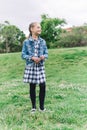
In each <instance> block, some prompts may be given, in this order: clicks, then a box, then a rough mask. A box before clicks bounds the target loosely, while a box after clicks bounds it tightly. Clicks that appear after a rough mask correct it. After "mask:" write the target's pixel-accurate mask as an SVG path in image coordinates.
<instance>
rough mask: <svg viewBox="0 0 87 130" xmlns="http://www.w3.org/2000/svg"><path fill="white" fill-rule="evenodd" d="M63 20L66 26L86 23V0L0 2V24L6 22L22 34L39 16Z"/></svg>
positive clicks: (38, 19)
mask: <svg viewBox="0 0 87 130" xmlns="http://www.w3.org/2000/svg"><path fill="white" fill-rule="evenodd" d="M43 13H45V14H48V15H49V16H50V17H58V18H64V19H65V20H66V22H67V23H68V26H77V25H78V26H79V25H83V24H84V23H87V0H0V23H2V22H4V21H5V20H8V21H9V22H10V23H11V24H15V25H16V26H18V27H19V28H20V29H21V30H23V31H24V32H27V30H28V25H29V23H30V22H33V21H37V22H40V20H41V17H40V16H41V14H43Z"/></svg>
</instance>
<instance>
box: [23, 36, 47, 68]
mask: <svg viewBox="0 0 87 130" xmlns="http://www.w3.org/2000/svg"><path fill="white" fill-rule="evenodd" d="M38 42H39V43H40V44H39V45H40V46H39V50H38V54H39V57H40V56H42V55H44V56H45V59H47V58H48V49H47V46H46V42H45V40H44V39H42V38H41V37H39V38H38ZM33 56H34V40H33V39H32V37H30V38H29V39H26V40H25V41H24V43H23V47H22V59H25V60H26V65H29V66H32V65H34V64H35V62H34V61H33V60H32V59H31V58H32V57H33ZM43 63H44V61H43V60H41V61H40V63H39V64H40V65H43Z"/></svg>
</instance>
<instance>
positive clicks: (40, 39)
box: [29, 36, 43, 42]
mask: <svg viewBox="0 0 87 130" xmlns="http://www.w3.org/2000/svg"><path fill="white" fill-rule="evenodd" d="M38 40H39V41H40V42H41V41H43V39H42V38H41V37H40V36H39V37H38ZM29 41H34V39H33V38H32V36H30V37H29Z"/></svg>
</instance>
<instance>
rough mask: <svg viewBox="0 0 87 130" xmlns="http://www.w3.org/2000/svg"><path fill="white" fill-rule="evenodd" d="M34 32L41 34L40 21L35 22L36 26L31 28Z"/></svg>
mask: <svg viewBox="0 0 87 130" xmlns="http://www.w3.org/2000/svg"><path fill="white" fill-rule="evenodd" d="M31 31H32V34H34V35H36V36H38V35H40V34H41V25H40V24H39V23H35V25H34V27H32V28H31Z"/></svg>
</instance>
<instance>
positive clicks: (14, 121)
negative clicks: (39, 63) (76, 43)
mask: <svg viewBox="0 0 87 130" xmlns="http://www.w3.org/2000/svg"><path fill="white" fill-rule="evenodd" d="M24 66H25V62H24V61H23V60H22V59H21V53H10V54H0V130H87V47H81V48H66V49H52V50H49V59H48V60H47V61H46V64H45V66H46V75H47V92H46V100H45V107H46V108H47V111H46V112H45V113H41V112H39V111H38V106H39V103H38V95H39V87H38V86H37V112H36V113H34V114H32V113H30V109H31V102H30V99H29V85H28V84H24V83H23V82H22V77H23V72H24Z"/></svg>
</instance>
